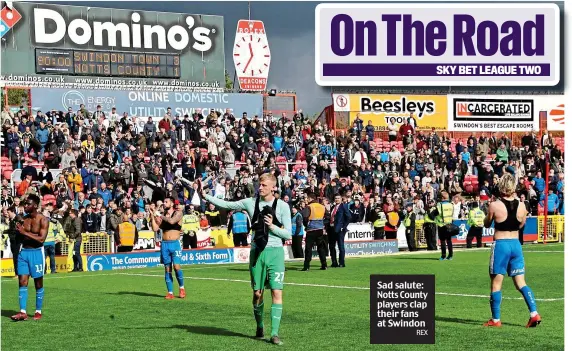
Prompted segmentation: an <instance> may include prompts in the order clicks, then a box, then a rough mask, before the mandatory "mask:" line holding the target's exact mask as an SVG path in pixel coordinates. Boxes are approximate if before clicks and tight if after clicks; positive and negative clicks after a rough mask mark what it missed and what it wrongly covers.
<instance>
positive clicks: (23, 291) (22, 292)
mask: <svg viewBox="0 0 572 351" xmlns="http://www.w3.org/2000/svg"><path fill="white" fill-rule="evenodd" d="M39 204H40V198H39V197H38V196H36V195H34V194H32V195H29V196H28V198H27V199H26V202H25V204H24V211H26V213H27V215H26V217H24V221H23V223H18V224H16V230H17V235H19V236H20V240H19V241H20V242H21V243H22V249H21V251H20V254H19V255H18V263H17V264H18V281H19V283H20V289H19V291H18V297H19V300H20V312H19V313H17V314H15V315H13V316H12V320H14V321H25V320H27V319H28V314H27V313H26V304H27V302H28V279H29V278H30V276H32V278H34V285H35V287H36V313H35V314H34V320H38V319H40V318H42V304H43V302H44V264H45V263H46V259H45V256H44V241H46V237H47V236H48V226H49V222H48V219H47V218H46V217H44V216H43V215H42V214H40V213H38V206H39Z"/></svg>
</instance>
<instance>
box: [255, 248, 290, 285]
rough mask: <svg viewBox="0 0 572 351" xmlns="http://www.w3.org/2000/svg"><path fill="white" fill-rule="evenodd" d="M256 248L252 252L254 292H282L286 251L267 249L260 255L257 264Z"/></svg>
mask: <svg viewBox="0 0 572 351" xmlns="http://www.w3.org/2000/svg"><path fill="white" fill-rule="evenodd" d="M255 250H256V249H255V248H254V247H252V249H251V250H250V267H249V268H250V282H251V285H252V290H264V288H265V287H267V288H270V289H271V290H282V289H283V287H284V271H285V270H286V269H285V267H284V249H283V248H282V246H279V247H266V248H265V249H264V251H262V252H261V253H260V255H259V256H258V259H257V260H256V264H255V262H254V259H255V256H256V254H255Z"/></svg>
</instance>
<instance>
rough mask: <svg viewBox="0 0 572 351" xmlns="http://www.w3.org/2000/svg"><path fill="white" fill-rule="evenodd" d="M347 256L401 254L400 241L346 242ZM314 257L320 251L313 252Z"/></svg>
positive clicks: (314, 250)
mask: <svg viewBox="0 0 572 351" xmlns="http://www.w3.org/2000/svg"><path fill="white" fill-rule="evenodd" d="M344 247H345V248H346V256H365V255H387V254H393V253H397V252H399V247H398V241H397V240H394V239H391V240H374V241H358V242H345V243H344ZM312 257H318V251H316V249H315V248H314V249H313V250H312Z"/></svg>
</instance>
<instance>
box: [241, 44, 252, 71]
mask: <svg viewBox="0 0 572 351" xmlns="http://www.w3.org/2000/svg"><path fill="white" fill-rule="evenodd" d="M248 49H250V58H249V59H248V62H247V63H246V66H244V71H242V73H246V69H247V68H248V65H250V61H252V59H253V58H254V53H253V52H252V43H248Z"/></svg>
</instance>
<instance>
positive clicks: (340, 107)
mask: <svg viewBox="0 0 572 351" xmlns="http://www.w3.org/2000/svg"><path fill="white" fill-rule="evenodd" d="M332 98H333V103H334V110H335V111H338V112H349V117H350V125H352V124H353V122H354V121H355V120H356V118H357V116H358V115H359V116H360V118H361V119H362V120H363V123H364V127H365V126H366V125H367V124H368V122H369V121H371V122H372V125H373V127H374V128H375V130H377V131H387V130H388V126H389V125H390V123H391V122H393V123H395V126H396V127H397V129H399V127H400V126H401V125H402V124H404V123H405V122H406V120H407V118H409V117H410V116H413V118H414V119H415V123H416V125H417V129H419V130H431V129H433V128H435V130H447V96H446V95H399V94H380V95H378V94H333V95H332Z"/></svg>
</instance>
